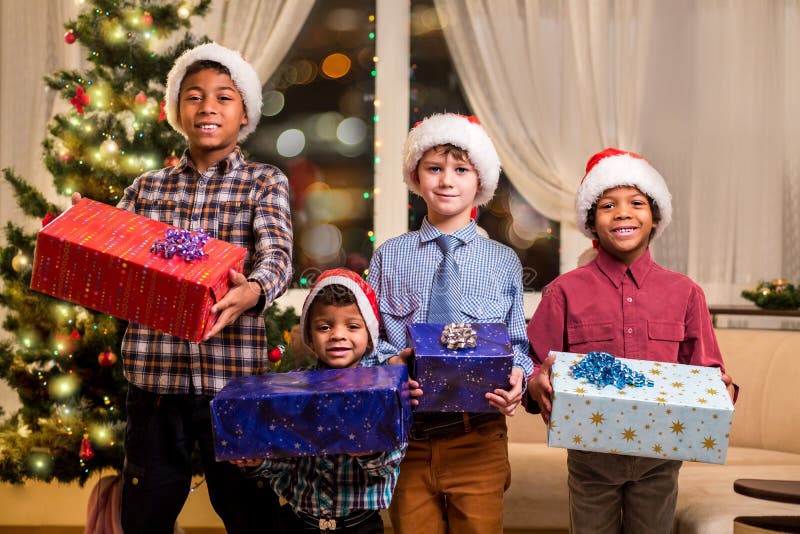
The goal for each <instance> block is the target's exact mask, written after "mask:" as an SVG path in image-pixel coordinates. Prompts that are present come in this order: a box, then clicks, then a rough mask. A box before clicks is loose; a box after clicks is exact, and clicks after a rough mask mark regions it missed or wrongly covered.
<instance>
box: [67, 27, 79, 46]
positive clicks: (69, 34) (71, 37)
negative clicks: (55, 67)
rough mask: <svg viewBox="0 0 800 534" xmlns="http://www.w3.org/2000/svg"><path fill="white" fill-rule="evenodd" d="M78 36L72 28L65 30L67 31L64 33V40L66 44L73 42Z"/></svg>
mask: <svg viewBox="0 0 800 534" xmlns="http://www.w3.org/2000/svg"><path fill="white" fill-rule="evenodd" d="M77 39H78V37H77V36H76V35H75V32H74V31H72V30H67V33H65V34H64V42H65V43H67V44H72V43H74V42H75V41H76V40H77Z"/></svg>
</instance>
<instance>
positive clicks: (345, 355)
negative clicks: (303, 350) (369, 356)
mask: <svg viewBox="0 0 800 534" xmlns="http://www.w3.org/2000/svg"><path fill="white" fill-rule="evenodd" d="M309 322H310V334H311V347H312V348H313V349H314V353H315V354H316V355H317V358H319V360H320V361H321V362H322V363H324V364H325V365H327V366H328V367H331V368H333V369H343V368H346V367H357V366H358V364H359V362H360V361H361V358H362V356H364V353H366V352H367V349H368V348H369V331H368V330H367V326H366V323H365V322H364V318H363V317H362V315H361V311H360V310H359V309H358V306H357V305H356V304H347V305H345V306H337V305H335V304H323V303H321V302H320V303H316V304H314V307H313V309H312V314H311V318H310V321H309Z"/></svg>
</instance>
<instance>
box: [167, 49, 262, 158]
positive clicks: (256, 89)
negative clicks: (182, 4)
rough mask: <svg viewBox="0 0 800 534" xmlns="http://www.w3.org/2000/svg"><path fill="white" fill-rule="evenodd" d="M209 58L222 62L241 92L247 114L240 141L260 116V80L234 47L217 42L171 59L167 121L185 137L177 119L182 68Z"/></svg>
mask: <svg viewBox="0 0 800 534" xmlns="http://www.w3.org/2000/svg"><path fill="white" fill-rule="evenodd" d="M202 60H210V61H216V62H217V63H219V64H221V65H224V66H225V67H227V69H228V70H229V71H230V73H231V79H232V80H233V83H234V85H236V88H237V89H238V90H239V94H241V95H242V102H244V109H245V112H246V113H247V124H245V125H244V126H242V128H241V129H240V130H239V141H240V142H241V141H244V140H245V139H246V138H247V136H248V135H250V134H251V133H253V132H254V131H255V129H256V126H258V121H259V119H260V118H261V81H260V80H259V79H258V74H256V71H255V69H253V67H252V65H250V63H248V62H247V61H245V60H244V59H243V58H242V56H241V54H239V52H237V51H236V50H230V49H229V48H225V47H224V46H221V45H218V44H217V43H206V44H202V45H200V46H196V47H194V48H192V49H190V50H187V51H186V52H184V53H183V54H181V56H180V57H179V58H178V59H176V60H175V65H173V66H172V69H170V71H169V74H167V91H166V95H165V104H164V109H165V111H166V112H167V121H168V122H169V124H170V126H172V127H173V128H174V129H175V130H176V131H178V132H180V133H182V134H183V136H184V137H186V132H184V131H183V128H182V127H181V125H180V121H179V120H178V105H179V104H178V102H179V100H178V97H179V93H180V90H181V83H182V82H183V78H184V76H186V69H188V68H189V66H190V65H192V64H193V63H196V62H197V61H202Z"/></svg>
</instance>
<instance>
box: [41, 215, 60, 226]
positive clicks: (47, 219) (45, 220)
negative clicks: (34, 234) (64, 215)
mask: <svg viewBox="0 0 800 534" xmlns="http://www.w3.org/2000/svg"><path fill="white" fill-rule="evenodd" d="M56 217H58V215H56V214H55V213H50V212H49V211H48V212H47V213H45V214H44V217H42V228H44V227H45V226H47V225H48V224H50V221H52V220H53V219H55V218H56Z"/></svg>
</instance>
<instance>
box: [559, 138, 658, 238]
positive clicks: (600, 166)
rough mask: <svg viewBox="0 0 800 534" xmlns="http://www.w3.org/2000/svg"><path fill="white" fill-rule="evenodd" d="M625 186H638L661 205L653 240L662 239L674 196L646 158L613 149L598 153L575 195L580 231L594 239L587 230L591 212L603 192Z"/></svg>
mask: <svg viewBox="0 0 800 534" xmlns="http://www.w3.org/2000/svg"><path fill="white" fill-rule="evenodd" d="M625 185H628V186H633V187H636V188H637V189H639V191H641V192H642V193H644V194H645V195H647V196H649V197H650V198H652V199H653V201H654V202H655V203H656V204H657V205H658V209H659V211H660V212H661V221H660V222H659V223H658V226H656V231H655V233H654V234H653V239H655V238H656V237H658V236H660V235H661V234H662V233H663V232H664V229H665V228H666V227H667V226H669V223H670V222H671V221H672V196H671V195H670V193H669V189H668V188H667V184H666V183H665V182H664V178H662V177H661V175H660V174H659V173H658V171H657V170H655V169H654V168H653V166H652V165H650V163H649V162H648V161H647V160H646V159H644V158H643V157H641V156H639V155H638V154H634V153H633V152H625V151H622V150H618V149H614V148H607V149H605V150H603V151H602V152H598V153H597V154H595V155H594V156H592V157H591V159H589V163H587V165H586V175H585V176H584V177H583V180H582V181H581V185H580V186H579V187H578V192H577V193H576V194H575V214H576V217H577V224H578V229H579V230H580V231H581V232H583V233H584V234H585V235H586V236H588V237H591V238H594V235H592V231H591V230H590V229H588V228H586V220H587V216H588V213H589V209H590V208H591V207H592V206H593V205H594V203H595V202H597V199H598V198H600V195H602V194H603V192H604V191H606V190H608V189H613V188H615V187H620V186H625Z"/></svg>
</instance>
